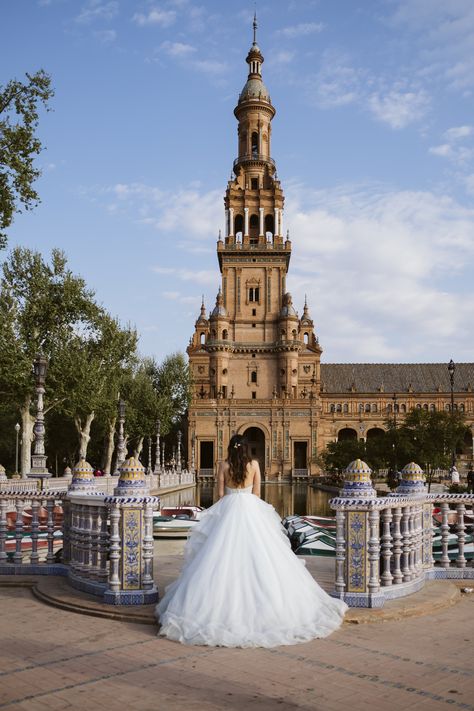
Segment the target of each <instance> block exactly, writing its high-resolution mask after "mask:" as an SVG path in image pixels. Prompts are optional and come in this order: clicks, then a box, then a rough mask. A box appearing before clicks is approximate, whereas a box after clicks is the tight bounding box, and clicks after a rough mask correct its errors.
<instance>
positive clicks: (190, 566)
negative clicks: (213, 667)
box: [156, 435, 347, 647]
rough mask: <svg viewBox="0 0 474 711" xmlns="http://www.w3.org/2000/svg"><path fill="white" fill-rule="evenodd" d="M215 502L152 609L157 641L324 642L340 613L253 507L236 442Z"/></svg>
mask: <svg viewBox="0 0 474 711" xmlns="http://www.w3.org/2000/svg"><path fill="white" fill-rule="evenodd" d="M218 492H219V501H218V502H217V503H216V504H214V505H213V506H211V507H210V508H209V509H207V511H204V512H203V514H201V521H200V522H199V523H198V524H197V525H196V526H195V527H194V528H193V531H192V534H191V536H190V538H189V539H188V541H187V543H186V546H185V550H184V566H183V569H182V571H181V574H180V576H179V577H178V579H177V580H175V581H174V582H173V583H172V584H171V585H170V586H168V587H167V589H166V592H165V595H164V597H163V599H162V600H161V602H160V603H159V604H158V605H157V607H156V614H157V617H158V618H159V621H160V623H161V628H160V631H159V634H160V635H163V636H165V637H168V639H173V640H177V641H179V642H183V643H184V644H205V645H210V646H223V647H276V646H279V645H283V644H298V643H299V642H306V641H308V640H310V639H314V638H315V637H326V636H327V635H329V634H331V632H333V631H334V630H335V629H337V628H338V627H339V626H340V624H341V623H342V620H343V617H344V613H345V611H346V610H347V605H346V604H345V603H344V602H342V601H341V600H338V599H335V598H331V597H330V596H329V595H328V594H327V593H326V592H324V590H322V588H320V587H319V585H318V584H317V583H316V582H315V581H314V579H313V577H312V576H311V574H310V573H309V572H308V571H307V570H306V568H305V567H304V564H303V561H301V560H300V559H298V558H297V557H296V556H295V554H294V553H293V552H292V550H291V547H290V544H289V541H288V538H287V536H286V534H285V533H284V530H283V527H282V525H281V520H280V517H279V516H278V514H277V513H276V511H275V510H274V508H273V507H272V506H270V505H269V504H267V503H265V502H264V501H262V500H261V499H260V469H259V465H258V462H257V461H255V460H252V459H251V457H250V456H249V450H248V444H247V441H246V439H245V438H244V437H242V436H241V435H234V436H233V437H232V439H231V440H230V443H229V448H228V457H227V461H226V462H223V463H222V464H221V465H220V467H219V472H218Z"/></svg>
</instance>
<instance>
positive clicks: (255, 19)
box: [253, 8, 258, 44]
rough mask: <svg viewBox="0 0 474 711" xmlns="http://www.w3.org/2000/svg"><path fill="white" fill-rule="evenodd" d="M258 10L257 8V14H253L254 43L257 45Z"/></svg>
mask: <svg viewBox="0 0 474 711" xmlns="http://www.w3.org/2000/svg"><path fill="white" fill-rule="evenodd" d="M257 27H258V25H257V8H255V12H254V14H253V43H254V44H257Z"/></svg>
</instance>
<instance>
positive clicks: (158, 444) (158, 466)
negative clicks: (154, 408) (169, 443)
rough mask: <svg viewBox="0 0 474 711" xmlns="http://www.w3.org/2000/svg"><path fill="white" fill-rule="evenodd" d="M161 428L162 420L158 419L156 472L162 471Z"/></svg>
mask: <svg viewBox="0 0 474 711" xmlns="http://www.w3.org/2000/svg"><path fill="white" fill-rule="evenodd" d="M160 430H161V422H160V420H159V419H158V420H157V421H156V450H155V470H154V474H159V473H160Z"/></svg>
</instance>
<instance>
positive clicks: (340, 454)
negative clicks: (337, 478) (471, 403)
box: [321, 408, 466, 473]
mask: <svg viewBox="0 0 474 711" xmlns="http://www.w3.org/2000/svg"><path fill="white" fill-rule="evenodd" d="M385 426H386V428H387V429H386V431H385V432H384V433H383V434H381V435H380V436H378V437H373V438H368V439H367V441H366V442H363V441H360V440H359V441H357V440H356V439H353V440H345V441H341V442H330V443H329V444H328V446H327V447H326V450H325V451H324V452H323V453H322V455H321V460H322V463H323V467H324V469H325V470H326V471H327V472H329V473H335V472H341V471H343V470H344V469H345V467H346V466H347V465H348V464H349V463H350V462H351V461H353V460H354V459H356V458H360V459H363V460H364V461H365V462H367V464H368V465H369V466H370V467H371V469H373V470H374V471H377V470H378V469H386V468H389V467H390V468H392V469H395V468H397V469H401V468H402V467H404V466H405V465H406V464H408V462H416V463H417V464H419V465H420V466H421V467H422V468H426V467H429V468H431V469H436V468H440V469H447V468H448V467H449V466H450V463H451V456H452V451H453V449H456V448H458V447H460V446H461V445H462V442H463V439H464V436H465V433H466V424H465V417H464V414H463V413H462V412H458V411H455V412H454V413H453V414H452V415H451V413H450V412H446V411H443V412H439V411H428V410H421V409H418V408H417V409H413V410H411V411H410V412H409V413H408V414H407V415H406V417H405V419H404V420H403V421H402V422H400V421H398V422H397V423H395V421H394V420H393V419H389V420H387V421H386V422H385Z"/></svg>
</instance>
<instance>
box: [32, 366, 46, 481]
mask: <svg viewBox="0 0 474 711" xmlns="http://www.w3.org/2000/svg"><path fill="white" fill-rule="evenodd" d="M47 371H48V359H47V358H46V357H45V356H44V355H43V354H42V353H38V355H37V356H36V358H35V360H34V362H33V373H34V376H35V388H36V395H37V403H36V421H35V424H34V427H33V433H34V435H35V443H34V452H33V454H32V455H31V472H30V477H33V478H38V479H40V480H41V485H42V480H43V479H44V478H45V477H48V476H50V474H49V472H48V470H47V468H46V454H45V452H44V433H45V430H44V412H43V395H44V384H45V382H46V373H47Z"/></svg>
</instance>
